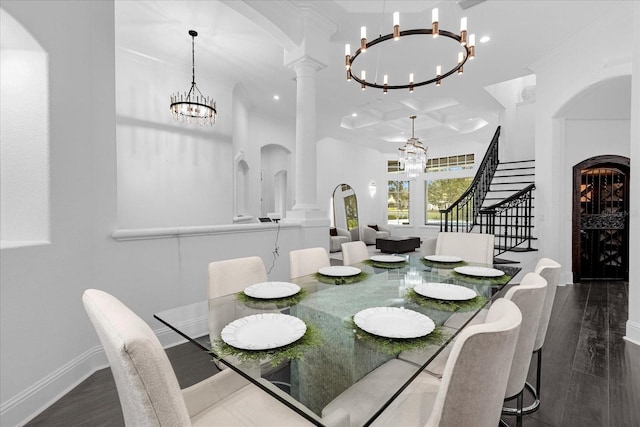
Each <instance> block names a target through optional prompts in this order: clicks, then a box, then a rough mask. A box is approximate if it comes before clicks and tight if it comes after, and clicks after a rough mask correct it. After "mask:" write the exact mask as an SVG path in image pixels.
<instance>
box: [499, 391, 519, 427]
mask: <svg viewBox="0 0 640 427" xmlns="http://www.w3.org/2000/svg"><path fill="white" fill-rule="evenodd" d="M523 398H524V388H523V389H522V390H520V393H518V394H517V395H515V396H513V397H510V398H508V399H505V402H506V401H509V400H513V399H516V407H515V408H505V407H503V408H502V415H515V416H516V427H522V415H523V413H522V405H523ZM500 425H501V426H503V427H504V425H506V423H505V422H504V420H502V419H501V420H500Z"/></svg>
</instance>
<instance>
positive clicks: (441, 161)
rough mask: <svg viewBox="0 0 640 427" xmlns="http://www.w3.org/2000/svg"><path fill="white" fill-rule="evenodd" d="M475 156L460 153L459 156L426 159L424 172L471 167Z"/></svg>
mask: <svg viewBox="0 0 640 427" xmlns="http://www.w3.org/2000/svg"><path fill="white" fill-rule="evenodd" d="M474 165H475V156H474V155H473V154H462V155H459V156H449V157H437V158H434V159H429V160H427V166H426V167H425V172H448V171H457V170H463V169H473V166H474Z"/></svg>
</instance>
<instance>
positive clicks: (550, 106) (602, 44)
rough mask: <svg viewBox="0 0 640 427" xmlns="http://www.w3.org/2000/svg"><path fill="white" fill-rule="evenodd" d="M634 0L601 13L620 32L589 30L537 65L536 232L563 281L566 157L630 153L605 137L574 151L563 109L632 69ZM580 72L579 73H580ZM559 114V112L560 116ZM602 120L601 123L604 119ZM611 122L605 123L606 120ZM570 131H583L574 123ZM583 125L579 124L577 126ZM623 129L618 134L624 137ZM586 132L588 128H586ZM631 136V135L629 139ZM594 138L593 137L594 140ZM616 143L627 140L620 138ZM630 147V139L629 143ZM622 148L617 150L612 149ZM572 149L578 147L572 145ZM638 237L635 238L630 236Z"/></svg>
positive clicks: (567, 252) (566, 271) (567, 273)
mask: <svg viewBox="0 0 640 427" xmlns="http://www.w3.org/2000/svg"><path fill="white" fill-rule="evenodd" d="M633 7H634V6H633V2H616V4H615V7H613V8H612V11H611V14H610V15H609V16H603V17H602V25H606V26H609V27H612V28H614V27H615V28H616V31H609V32H604V33H603V32H598V33H597V34H596V32H593V31H590V30H589V29H588V28H586V29H585V30H583V31H581V32H579V33H577V34H576V35H575V37H573V38H572V39H570V40H567V41H566V42H565V43H564V44H562V45H561V46H559V47H558V49H556V50H555V51H553V52H552V53H550V54H549V55H548V56H546V57H544V58H542V59H541V60H539V61H538V62H537V63H535V64H532V69H533V70H534V71H535V73H536V81H537V86H536V128H535V131H536V136H535V138H536V149H535V152H536V168H537V173H536V230H537V232H538V237H539V241H538V243H539V249H540V254H541V255H542V254H543V255H544V256H547V257H550V258H553V259H556V260H558V261H559V262H560V264H562V273H561V282H565V283H571V281H572V275H571V247H570V245H571V243H570V240H566V239H558V236H566V235H567V234H566V232H567V229H566V224H567V219H568V218H570V215H571V212H570V206H571V205H570V200H566V198H567V193H566V191H567V190H566V189H567V188H571V185H572V183H571V180H569V176H570V175H569V172H568V171H567V168H568V167H570V166H573V164H575V163H576V162H574V163H573V164H571V165H569V159H568V157H567V156H574V155H579V154H580V152H583V153H584V154H585V155H584V158H585V159H586V158H588V157H590V156H591V155H596V154H621V155H626V154H625V153H629V151H628V148H627V149H625V150H623V149H622V147H621V145H617V146H616V145H615V144H616V143H613V142H612V144H613V145H612V146H610V144H609V141H608V140H607V141H606V142H605V141H603V140H602V139H600V140H599V141H598V142H597V143H596V142H595V141H594V142H593V144H586V145H585V147H584V149H585V150H586V153H589V155H587V154H586V153H585V152H584V151H582V145H581V144H580V145H578V143H577V142H576V143H575V145H578V146H579V147H581V149H580V152H579V153H575V154H574V153H570V149H569V147H567V146H566V144H567V140H566V131H567V129H566V127H565V119H564V116H565V115H566V112H563V111H562V110H563V108H564V107H565V106H566V105H567V104H570V103H571V102H572V100H573V99H574V98H575V97H577V96H578V95H579V94H580V93H582V92H583V91H585V90H586V89H588V88H591V87H594V86H596V85H598V84H600V83H601V82H603V81H606V80H607V79H610V78H614V77H619V76H623V75H629V74H630V73H631V66H630V61H631V46H632V39H631V38H630V37H629V34H632V21H633V14H632V13H631V10H632V9H633ZM580 46H589V54H588V55H583V54H582V53H581V48H580ZM576 70H579V71H580V72H577V71H576ZM558 114H560V116H558ZM599 123H600V122H599ZM601 123H603V124H604V123H606V122H601ZM569 127H570V128H572V130H571V132H572V133H576V134H575V137H576V138H577V137H579V135H578V134H577V132H578V129H577V128H576V127H575V126H573V125H571V124H570V125H569ZM578 127H579V126H578ZM620 132H622V131H620V130H618V131H616V133H615V135H617V136H619V137H624V135H623V134H621V133H620ZM581 133H582V134H584V133H585V132H584V131H581ZM627 138H628V137H627ZM589 140H590V141H593V140H592V139H589ZM617 144H623V143H622V142H617ZM626 144H627V146H628V144H629V140H628V139H627V142H626ZM616 147H618V149H620V150H623V152H621V153H612V152H611V151H610V150H611V149H615V148H616ZM572 148H573V147H572ZM633 238H634V237H633V236H631V239H633Z"/></svg>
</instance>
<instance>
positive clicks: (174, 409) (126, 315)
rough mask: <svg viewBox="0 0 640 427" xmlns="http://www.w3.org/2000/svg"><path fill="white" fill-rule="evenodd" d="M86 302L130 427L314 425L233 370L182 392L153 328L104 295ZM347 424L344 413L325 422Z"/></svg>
mask: <svg viewBox="0 0 640 427" xmlns="http://www.w3.org/2000/svg"><path fill="white" fill-rule="evenodd" d="M82 302H83V305H84V307H85V310H86V312H87V314H88V315H89V319H90V320H91V323H92V324H93V326H94V328H95V330H96V332H97V334H98V337H99V338H100V342H101V343H102V346H103V347H104V350H105V353H106V355H107V359H108V360H109V364H110V365H111V371H112V372H113V377H114V380H115V383H116V388H117V390H118V396H119V398H120V405H121V406H122V413H123V415H124V421H125V424H126V425H128V426H191V425H193V426H211V425H223V426H228V425H237V426H274V427H275V426H282V425H287V426H289V425H291V426H309V425H312V424H311V423H310V422H308V421H307V420H306V419H304V418H302V417H301V416H300V415H298V414H297V413H295V412H294V411H292V410H291V409H289V408H287V407H286V406H285V405H283V404H282V403H281V402H279V401H277V400H276V399H275V398H273V397H272V396H269V395H268V394H266V393H265V392H264V391H263V390H260V389H259V388H258V387H257V386H255V385H254V384H251V383H250V382H248V381H247V380H245V379H244V378H242V377H241V376H240V375H238V374H236V373H235V372H233V371H232V370H230V369H227V370H225V371H222V372H220V373H218V374H216V375H213V376H212V377H210V378H207V379H206V380H204V381H202V382H199V383H197V384H195V385H193V386H191V387H188V388H186V389H183V390H181V389H180V386H179V384H178V379H177V378H176V375H175V372H174V371H173V368H172V367H171V363H170V362H169V358H168V357H167V354H166V353H165V351H164V349H163V348H162V346H161V345H160V341H158V338H157V337H156V335H155V334H154V333H153V331H152V330H151V328H150V327H149V325H147V324H146V323H145V322H144V321H143V320H142V319H141V318H140V317H138V316H137V315H136V314H135V313H134V312H133V311H131V310H130V309H129V308H128V307H127V306H126V305H124V304H123V303H122V302H121V301H119V300H118V299H117V298H115V297H113V296H112V295H110V294H108V293H106V292H103V291H100V290H96V289H87V290H86V291H85V292H84V294H83V295H82ZM248 408H250V409H248ZM347 420H348V418H347V416H346V414H345V413H342V414H337V415H336V416H335V417H334V418H327V419H326V420H322V422H323V423H326V424H333V425H339V424H342V425H346V424H347V422H348V421H347Z"/></svg>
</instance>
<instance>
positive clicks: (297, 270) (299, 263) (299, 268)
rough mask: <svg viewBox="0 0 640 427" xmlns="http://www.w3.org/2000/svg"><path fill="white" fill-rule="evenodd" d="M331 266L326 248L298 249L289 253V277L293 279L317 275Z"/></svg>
mask: <svg viewBox="0 0 640 427" xmlns="http://www.w3.org/2000/svg"><path fill="white" fill-rule="evenodd" d="M330 265H331V261H330V260H329V254H328V253H327V250H326V249H325V248H306V249H296V250H294V251H291V252H289V277H291V278H292V279H294V278H296V277H300V276H306V275H307V274H311V273H315V272H317V271H318V269H319V268H321V267H328V266H330Z"/></svg>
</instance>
